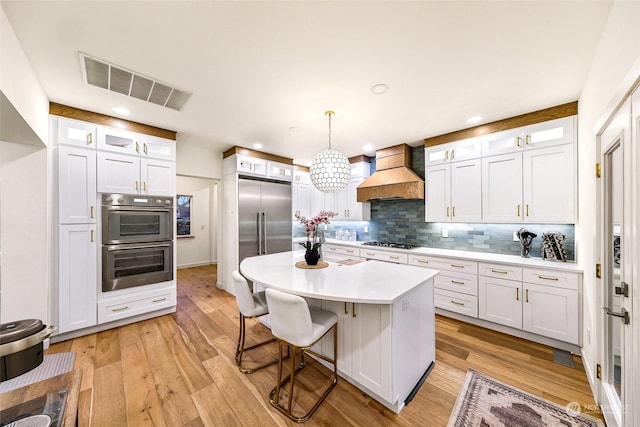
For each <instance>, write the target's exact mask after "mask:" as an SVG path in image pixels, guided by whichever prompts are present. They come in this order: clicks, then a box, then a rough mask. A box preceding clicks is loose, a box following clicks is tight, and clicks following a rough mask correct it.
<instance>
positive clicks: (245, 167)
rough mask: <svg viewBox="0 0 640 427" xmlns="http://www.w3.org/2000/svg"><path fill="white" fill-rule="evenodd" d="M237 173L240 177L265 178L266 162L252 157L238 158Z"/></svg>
mask: <svg viewBox="0 0 640 427" xmlns="http://www.w3.org/2000/svg"><path fill="white" fill-rule="evenodd" d="M236 160H237V164H236V167H237V172H238V173H239V174H242V175H255V176H267V161H266V160H264V159H257V158H254V157H247V156H238V155H236Z"/></svg>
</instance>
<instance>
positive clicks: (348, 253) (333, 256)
mask: <svg viewBox="0 0 640 427" xmlns="http://www.w3.org/2000/svg"><path fill="white" fill-rule="evenodd" d="M359 255H360V251H359V250H358V249H357V248H353V247H348V246H339V245H330V244H324V245H322V259H323V260H324V261H329V262H340V261H345V260H348V259H352V260H356V261H359V260H360V259H361V258H360V257H359Z"/></svg>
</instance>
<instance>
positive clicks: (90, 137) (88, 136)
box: [87, 132, 93, 144]
mask: <svg viewBox="0 0 640 427" xmlns="http://www.w3.org/2000/svg"><path fill="white" fill-rule="evenodd" d="M91 143H93V133H91V132H89V133H88V134H87V144H91Z"/></svg>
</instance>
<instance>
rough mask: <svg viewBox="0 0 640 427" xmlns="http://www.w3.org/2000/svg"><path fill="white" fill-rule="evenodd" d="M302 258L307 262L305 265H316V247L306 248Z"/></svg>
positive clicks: (318, 256) (317, 255) (318, 254)
mask: <svg viewBox="0 0 640 427" xmlns="http://www.w3.org/2000/svg"><path fill="white" fill-rule="evenodd" d="M304 260H305V261H306V262H307V265H318V261H319V260H320V252H318V249H317V248H316V249H307V250H306V252H305V253H304Z"/></svg>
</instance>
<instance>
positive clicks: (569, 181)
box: [522, 144, 576, 224]
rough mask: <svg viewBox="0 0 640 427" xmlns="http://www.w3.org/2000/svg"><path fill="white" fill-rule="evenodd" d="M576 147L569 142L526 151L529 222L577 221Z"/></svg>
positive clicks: (525, 194) (525, 191)
mask: <svg viewBox="0 0 640 427" xmlns="http://www.w3.org/2000/svg"><path fill="white" fill-rule="evenodd" d="M573 150H574V147H573V145H571V144H569V145H567V144H565V145H558V146H552V147H547V148H541V149H538V150H528V151H525V152H524V153H522V169H523V180H522V185H523V199H524V210H523V215H524V216H523V220H524V221H525V222H533V223H559V224H563V223H573V222H574V218H575V202H574V199H575V197H574V194H575V189H574V186H575V184H574V183H575V176H576V170H575V166H574V164H575V162H574V159H573Z"/></svg>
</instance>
